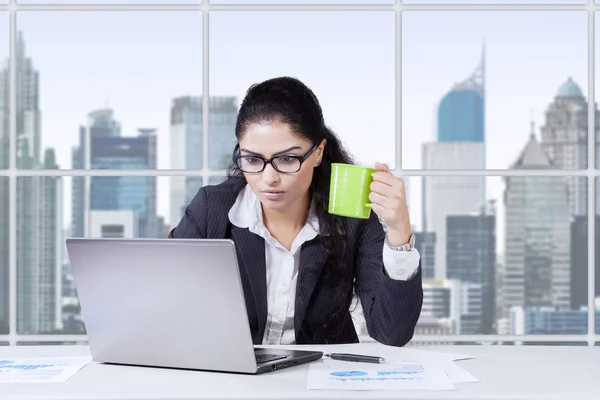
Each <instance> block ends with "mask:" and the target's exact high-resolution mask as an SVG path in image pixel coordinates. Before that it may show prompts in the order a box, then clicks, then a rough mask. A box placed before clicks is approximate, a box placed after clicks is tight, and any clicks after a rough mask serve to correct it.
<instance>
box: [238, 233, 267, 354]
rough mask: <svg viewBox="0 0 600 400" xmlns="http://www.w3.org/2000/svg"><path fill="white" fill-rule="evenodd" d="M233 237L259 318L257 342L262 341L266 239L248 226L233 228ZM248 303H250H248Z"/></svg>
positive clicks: (264, 323)
mask: <svg viewBox="0 0 600 400" xmlns="http://www.w3.org/2000/svg"><path fill="white" fill-rule="evenodd" d="M231 239H232V240H233V241H234V242H235V243H236V249H237V251H236V253H237V256H238V260H239V264H240V273H241V274H243V275H245V276H246V278H247V279H248V282H249V283H250V288H251V291H252V295H253V296H254V304H255V305H256V315H257V318H258V333H257V337H255V338H253V339H254V342H255V343H259V344H260V343H261V342H262V337H263V335H264V332H265V325H266V322H267V269H266V265H265V263H266V260H265V241H264V239H263V238H262V237H260V236H259V235H256V234H254V233H252V232H250V231H249V230H248V229H247V228H243V229H242V228H238V227H236V226H235V225H233V226H232V229H231ZM247 304H248V303H247Z"/></svg>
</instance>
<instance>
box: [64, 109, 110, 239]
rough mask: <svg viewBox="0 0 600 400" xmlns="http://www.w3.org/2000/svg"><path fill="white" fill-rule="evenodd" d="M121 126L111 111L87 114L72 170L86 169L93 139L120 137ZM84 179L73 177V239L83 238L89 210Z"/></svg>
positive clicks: (75, 149) (95, 111)
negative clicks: (88, 148)
mask: <svg viewBox="0 0 600 400" xmlns="http://www.w3.org/2000/svg"><path fill="white" fill-rule="evenodd" d="M120 136H121V124H120V123H119V122H118V121H117V120H116V119H115V118H114V111H113V110H111V109H99V110H94V111H92V112H90V113H89V114H88V118H87V124H86V126H80V127H79V146H77V147H75V148H73V150H72V158H71V162H72V164H73V169H84V168H88V164H89V160H87V159H86V151H87V152H89V150H86V149H87V146H88V144H89V142H90V139H91V138H94V137H120ZM85 181H86V178H84V177H80V176H74V177H73V178H72V187H71V193H72V195H71V235H72V236H74V237H83V236H85V224H84V222H85V210H86V207H87V208H89V204H88V201H87V199H86V198H85V193H86V189H85Z"/></svg>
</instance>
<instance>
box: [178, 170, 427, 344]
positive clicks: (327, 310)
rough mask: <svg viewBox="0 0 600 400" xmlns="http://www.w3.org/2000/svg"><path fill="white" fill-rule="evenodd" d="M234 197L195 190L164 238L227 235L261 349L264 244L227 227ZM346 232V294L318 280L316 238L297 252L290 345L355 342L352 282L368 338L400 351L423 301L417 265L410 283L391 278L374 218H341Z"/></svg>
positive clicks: (231, 192)
mask: <svg viewBox="0 0 600 400" xmlns="http://www.w3.org/2000/svg"><path fill="white" fill-rule="evenodd" d="M237 195H238V192H237V191H236V190H235V185H234V183H232V181H225V182H223V183H221V184H219V185H216V186H205V187H202V188H201V189H200V190H199V191H198V193H197V194H196V196H195V197H194V199H193V200H192V202H191V203H190V204H189V205H188V206H187V208H186V210H185V213H184V216H183V218H182V219H181V221H180V222H179V225H177V226H176V227H175V228H174V229H172V230H171V232H170V233H169V237H170V238H229V239H232V240H233V241H234V242H235V244H236V249H237V256H238V262H239V267H240V274H241V279H242V286H243V288H244V297H245V300H246V308H247V311H248V318H249V322H250V329H251V332H252V339H253V342H254V344H261V343H262V338H263V334H264V330H265V325H266V321H267V283H266V267H265V243H264V239H263V238H262V237H260V236H259V235H256V234H254V233H252V232H250V231H249V230H248V229H247V228H239V227H237V226H235V225H233V224H231V223H230V222H229V218H228V213H229V210H230V208H231V207H232V206H233V204H234V203H235V200H236V198H237ZM346 227H347V232H348V235H347V240H348V245H349V247H348V248H349V250H350V253H351V255H350V258H351V259H353V262H349V263H348V264H349V265H348V268H347V270H348V277H347V279H345V280H343V281H342V282H341V283H340V284H341V286H342V288H343V290H344V292H345V293H346V294H347V295H344V296H341V297H340V296H339V295H336V294H335V291H334V290H332V288H331V287H330V286H329V285H328V284H327V283H326V281H325V278H324V274H322V272H323V270H324V262H325V255H324V253H325V252H324V250H323V248H322V247H321V246H322V238H321V236H319V235H317V237H316V238H314V239H313V240H310V241H308V242H305V243H304V244H303V245H302V247H301V250H300V265H299V269H298V287H297V290H296V299H295V302H296V303H295V315H294V326H295V328H294V329H295V333H296V343H297V344H334V343H355V342H358V336H357V334H356V330H355V329H354V324H353V322H352V318H351V315H350V306H351V299H352V289H353V281H354V290H355V292H356V294H357V295H358V297H359V298H360V301H361V305H362V308H363V311H364V317H365V320H366V323H367V329H368V332H369V335H370V336H371V337H372V338H373V339H375V340H377V341H378V342H380V343H383V344H386V345H391V346H404V345H405V344H406V343H408V341H410V339H411V338H412V336H413V333H414V328H415V325H416V323H417V320H418V318H419V314H420V313H421V306H422V304H423V286H422V279H421V264H420V262H419V268H418V270H417V273H416V275H415V276H414V277H412V278H411V279H410V280H407V281H401V280H394V279H391V278H389V277H388V276H387V275H386V273H385V271H384V266H383V257H382V249H383V244H384V240H385V233H384V230H383V227H382V225H381V224H380V223H379V220H378V218H377V216H376V215H375V213H371V218H370V219H368V220H361V219H354V218H347V219H346ZM339 309H342V311H343V312H342V316H341V319H340V320H337V321H331V315H332V314H334V312H335V310H339ZM332 323H333V325H335V326H333V327H332V326H331V325H332Z"/></svg>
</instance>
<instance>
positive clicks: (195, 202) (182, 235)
mask: <svg viewBox="0 0 600 400" xmlns="http://www.w3.org/2000/svg"><path fill="white" fill-rule="evenodd" d="M207 210H208V197H207V195H206V188H204V187H202V188H200V190H198V193H196V196H194V198H193V199H192V201H191V203H190V204H189V205H188V206H187V207H186V208H185V212H184V213H183V217H182V218H181V221H179V224H178V225H177V226H176V227H175V228H173V229H171V231H170V232H169V238H178V239H204V238H206V237H207V234H206V231H207V222H208V221H207V212H208V211H207Z"/></svg>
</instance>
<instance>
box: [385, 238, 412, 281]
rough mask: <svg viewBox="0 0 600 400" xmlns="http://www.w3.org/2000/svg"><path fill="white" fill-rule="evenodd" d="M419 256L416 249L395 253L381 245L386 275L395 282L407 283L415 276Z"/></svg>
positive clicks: (386, 246)
mask: <svg viewBox="0 0 600 400" xmlns="http://www.w3.org/2000/svg"><path fill="white" fill-rule="evenodd" d="M420 258H421V255H420V254H419V251H418V250H417V249H416V248H413V249H412V250H411V251H397V250H392V249H390V248H389V246H388V245H387V244H385V243H384V244H383V266H384V268H385V272H386V273H387V275H388V276H389V277H390V278H392V279H395V280H401V281H407V280H409V279H410V278H412V277H413V276H415V275H416V273H417V269H418V268H419V260H420Z"/></svg>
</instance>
